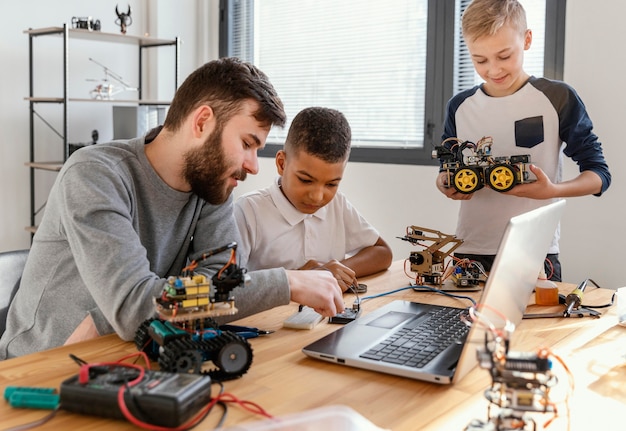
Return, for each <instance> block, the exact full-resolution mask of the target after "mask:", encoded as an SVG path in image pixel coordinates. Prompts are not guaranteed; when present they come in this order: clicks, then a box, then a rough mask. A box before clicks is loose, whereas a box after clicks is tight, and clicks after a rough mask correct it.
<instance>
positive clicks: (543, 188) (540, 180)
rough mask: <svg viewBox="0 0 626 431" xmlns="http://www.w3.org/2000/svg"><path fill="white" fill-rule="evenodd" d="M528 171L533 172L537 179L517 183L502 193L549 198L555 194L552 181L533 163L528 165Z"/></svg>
mask: <svg viewBox="0 0 626 431" xmlns="http://www.w3.org/2000/svg"><path fill="white" fill-rule="evenodd" d="M529 168H530V171H531V172H532V173H533V174H535V177H537V181H534V182H532V183H526V184H518V185H516V186H515V187H513V188H512V189H511V190H509V191H508V192H505V193H504V194H507V195H511V196H518V197H522V198H531V199H551V198H553V197H555V196H556V195H557V193H556V188H555V185H554V183H552V181H550V178H548V176H547V175H546V174H545V172H543V170H542V169H541V168H539V167H537V166H535V165H529Z"/></svg>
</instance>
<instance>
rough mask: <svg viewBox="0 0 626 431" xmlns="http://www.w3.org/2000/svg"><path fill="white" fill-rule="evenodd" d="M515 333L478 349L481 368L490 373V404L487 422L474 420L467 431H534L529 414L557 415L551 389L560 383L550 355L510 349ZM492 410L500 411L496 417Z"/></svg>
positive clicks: (486, 393)
mask: <svg viewBox="0 0 626 431" xmlns="http://www.w3.org/2000/svg"><path fill="white" fill-rule="evenodd" d="M511 332H512V330H511V331H509V332H505V334H504V335H498V336H496V337H495V339H494V340H493V341H492V342H491V343H490V342H489V341H488V339H487V338H488V336H487V334H485V345H484V348H482V349H480V348H479V349H477V351H476V355H477V357H478V361H479V366H480V367H481V368H483V369H486V370H488V371H489V373H490V375H491V386H490V387H489V388H488V389H487V390H485V393H484V395H485V398H486V399H487V401H489V407H488V410H487V416H488V420H487V421H483V420H479V419H474V420H472V421H471V422H470V423H469V424H468V425H467V427H466V428H465V430H464V431H481V430H487V431H535V430H536V429H537V425H536V423H535V421H534V420H533V419H532V418H531V417H530V415H529V414H528V413H530V412H537V413H555V411H556V410H555V408H554V406H553V404H552V403H551V402H550V397H549V396H550V389H551V387H552V386H554V385H555V384H556V383H557V377H556V376H555V375H554V373H553V372H552V361H551V359H550V355H549V354H548V352H546V351H544V350H541V351H539V352H538V353H530V352H512V351H509V350H508V346H509V336H510V334H511ZM492 407H496V408H497V412H496V413H495V414H493V413H492Z"/></svg>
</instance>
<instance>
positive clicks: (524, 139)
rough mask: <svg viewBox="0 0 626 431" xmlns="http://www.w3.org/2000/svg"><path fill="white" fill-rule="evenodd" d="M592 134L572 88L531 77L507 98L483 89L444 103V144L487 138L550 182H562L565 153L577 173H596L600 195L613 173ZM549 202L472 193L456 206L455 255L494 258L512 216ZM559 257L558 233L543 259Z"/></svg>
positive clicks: (494, 150)
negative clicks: (457, 240)
mask: <svg viewBox="0 0 626 431" xmlns="http://www.w3.org/2000/svg"><path fill="white" fill-rule="evenodd" d="M592 129H593V124H592V122H591V119H590V118H589V115H588V114H587V111H586V109H585V105H584V104H583V102H582V100H581V99H580V97H579V96H578V94H576V91H575V90H574V89H573V88H572V87H570V86H569V85H567V84H565V83H563V82H560V81H552V80H549V79H545V78H536V77H530V78H529V79H528V81H527V82H526V84H524V86H522V87H521V88H520V89H519V90H518V91H517V92H515V93H514V94H511V95H509V96H504V97H491V96H488V95H487V94H486V93H485V92H484V91H483V90H482V85H478V86H476V87H473V88H471V89H469V90H466V91H463V92H461V93H459V94H457V95H456V96H454V97H453V98H452V99H450V101H449V102H448V106H447V113H446V120H445V124H444V132H443V138H442V141H443V140H445V139H447V138H450V137H455V138H458V139H460V140H461V141H471V142H474V143H477V142H478V141H479V140H480V139H481V138H483V137H486V136H491V137H492V138H493V144H492V146H491V154H492V155H493V156H494V157H496V156H512V155H521V154H530V156H531V163H532V164H534V165H536V166H538V167H539V168H541V169H542V170H543V171H544V172H545V173H546V175H547V176H548V177H549V178H550V180H551V181H552V182H553V183H558V182H560V181H561V170H562V156H563V154H565V155H566V156H568V157H570V158H571V159H572V160H574V161H575V162H576V163H577V164H578V167H579V170H580V172H582V171H587V170H590V171H593V172H595V173H596V174H598V176H599V177H600V178H601V179H602V190H601V191H600V193H598V194H596V196H600V195H601V194H602V193H603V192H604V191H605V190H606V189H607V188H608V187H609V185H610V184H611V174H610V172H609V168H608V165H607V163H606V161H605V159H604V155H603V153H602V146H601V144H600V142H599V141H598V137H597V136H596V135H595V134H594V133H593V130H592ZM452 144H453V143H452V142H450V145H452ZM446 145H448V144H446ZM450 145H448V146H450ZM530 175H531V177H532V173H531V174H530ZM552 201H553V200H550V199H548V200H537V199H530V198H520V197H516V196H508V195H505V194H502V193H500V192H497V191H495V190H493V189H491V188H489V187H488V186H486V187H483V188H482V189H480V190H477V191H476V192H474V196H473V197H472V199H469V200H465V201H461V204H460V210H459V217H458V222H457V230H456V235H457V237H458V238H461V239H463V241H464V242H463V244H462V245H461V246H460V247H459V248H458V249H457V250H456V251H457V252H459V253H469V254H483V255H493V254H495V253H496V251H497V249H498V244H499V242H500V238H501V236H502V234H503V232H504V229H505V227H506V224H507V223H508V221H509V219H510V218H511V217H513V216H516V215H519V214H521V213H524V212H527V211H530V210H533V209H535V208H538V207H541V206H544V205H547V204H549V203H551V202H552ZM558 252H559V229H558V228H557V231H556V232H555V236H554V238H553V240H552V244H551V245H550V249H549V250H548V253H558Z"/></svg>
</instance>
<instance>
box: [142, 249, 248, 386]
mask: <svg viewBox="0 0 626 431" xmlns="http://www.w3.org/2000/svg"><path fill="white" fill-rule="evenodd" d="M229 249H230V250H231V258H230V260H229V262H228V263H227V264H226V265H225V266H224V267H223V268H222V269H221V270H220V271H218V272H217V273H216V274H215V275H214V276H213V277H212V278H211V280H207V278H206V276H204V275H201V274H193V270H194V269H195V268H196V267H197V265H198V262H200V261H202V260H204V259H206V258H208V257H209V256H212V255H214V254H217V253H221V252H223V251H226V250H229ZM236 249H237V243H235V242H233V243H229V244H227V245H225V246H223V247H220V248H217V249H213V250H211V251H208V252H206V253H203V254H202V255H201V256H200V257H199V258H197V259H194V260H192V262H191V264H189V265H188V266H187V267H186V268H184V269H183V271H182V274H181V275H180V276H177V277H169V278H168V282H167V284H166V285H165V287H164V289H163V292H162V294H161V296H160V297H159V298H156V300H155V308H156V312H157V315H158V317H157V318H151V319H148V320H146V321H144V322H143V323H142V324H141V325H140V327H139V328H138V329H137V332H136V334H135V345H136V346H137V349H138V350H140V351H143V352H145V353H146V354H147V355H148V357H149V358H150V359H151V360H154V361H158V363H159V366H160V368H161V370H162V371H168V372H174V373H195V374H207V375H209V376H210V377H211V379H213V380H214V381H224V380H231V379H235V378H238V377H241V376H242V375H243V374H245V373H246V372H247V371H248V369H249V368H250V365H251V364H252V348H251V347H250V344H249V343H248V341H247V340H246V339H245V338H243V337H242V336H240V335H238V334H237V333H235V332H231V331H224V330H221V329H219V326H218V325H217V323H216V322H215V320H214V319H213V318H214V317H218V316H228V315H233V314H236V313H237V308H236V307H235V304H234V302H235V301H234V297H233V296H232V290H233V289H235V288H236V287H237V286H243V285H245V284H247V282H248V281H249V279H250V276H249V275H248V274H247V271H246V269H244V268H240V267H239V266H237V262H236ZM209 362H211V363H212V364H213V365H214V367H213V368H210V369H207V367H208V366H209Z"/></svg>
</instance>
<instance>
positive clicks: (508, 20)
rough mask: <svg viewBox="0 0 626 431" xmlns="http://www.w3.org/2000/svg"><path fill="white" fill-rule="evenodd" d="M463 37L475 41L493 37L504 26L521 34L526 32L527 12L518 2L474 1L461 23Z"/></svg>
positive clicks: (510, 0)
mask: <svg viewBox="0 0 626 431" xmlns="http://www.w3.org/2000/svg"><path fill="white" fill-rule="evenodd" d="M461 23H462V24H461V26H462V30H463V37H464V38H465V39H467V40H471V41H474V40H476V39H478V38H480V37H483V36H493V35H494V34H495V33H496V32H497V31H498V30H499V29H500V28H501V27H502V26H503V25H505V24H510V25H511V27H513V28H514V29H517V30H518V31H519V32H520V34H522V35H524V33H525V32H526V30H527V29H528V28H527V25H526V11H525V10H524V7H523V6H522V5H521V4H520V3H519V1H517V0H473V1H472V2H471V3H470V4H469V6H467V9H465V12H463V18H462V21H461Z"/></svg>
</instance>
